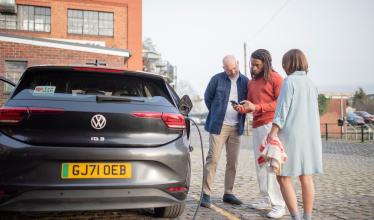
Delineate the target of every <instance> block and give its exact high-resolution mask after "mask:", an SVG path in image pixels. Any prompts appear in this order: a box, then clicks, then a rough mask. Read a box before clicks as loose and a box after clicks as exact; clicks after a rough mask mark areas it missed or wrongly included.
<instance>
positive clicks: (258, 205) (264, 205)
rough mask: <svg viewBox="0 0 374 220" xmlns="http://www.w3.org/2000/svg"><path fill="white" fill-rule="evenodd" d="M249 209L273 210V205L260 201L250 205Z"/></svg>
mask: <svg viewBox="0 0 374 220" xmlns="http://www.w3.org/2000/svg"><path fill="white" fill-rule="evenodd" d="M248 207H249V208H251V209H257V210H264V209H271V204H270V203H268V202H265V201H259V202H256V203H252V204H249V205H248Z"/></svg>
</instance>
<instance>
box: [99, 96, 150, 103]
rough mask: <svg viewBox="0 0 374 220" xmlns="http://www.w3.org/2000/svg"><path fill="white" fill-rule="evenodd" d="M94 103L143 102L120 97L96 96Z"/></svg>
mask: <svg viewBox="0 0 374 220" xmlns="http://www.w3.org/2000/svg"><path fill="white" fill-rule="evenodd" d="M96 102H144V100H142V99H134V98H129V97H121V96H105V95H97V96H96Z"/></svg>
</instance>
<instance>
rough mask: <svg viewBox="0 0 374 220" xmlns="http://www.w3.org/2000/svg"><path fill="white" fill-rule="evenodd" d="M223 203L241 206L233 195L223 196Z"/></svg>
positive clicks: (240, 202)
mask: <svg viewBox="0 0 374 220" xmlns="http://www.w3.org/2000/svg"><path fill="white" fill-rule="evenodd" d="M222 200H223V202H226V203H230V204H232V205H241V204H243V203H242V201H240V200H239V199H238V198H236V197H235V196H234V195H233V194H224V195H223V198H222Z"/></svg>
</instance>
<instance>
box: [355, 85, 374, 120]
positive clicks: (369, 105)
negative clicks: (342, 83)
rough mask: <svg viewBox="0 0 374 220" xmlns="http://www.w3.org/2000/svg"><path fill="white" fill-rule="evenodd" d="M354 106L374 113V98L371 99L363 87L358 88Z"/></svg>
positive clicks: (359, 109) (358, 109)
mask: <svg viewBox="0 0 374 220" xmlns="http://www.w3.org/2000/svg"><path fill="white" fill-rule="evenodd" d="M353 107H354V108H356V110H357V111H366V112H369V113H371V114H372V113H374V100H372V99H370V98H369V97H368V96H367V95H366V93H365V91H364V90H363V89H362V88H358V90H357V91H356V92H355V94H354V96H353Z"/></svg>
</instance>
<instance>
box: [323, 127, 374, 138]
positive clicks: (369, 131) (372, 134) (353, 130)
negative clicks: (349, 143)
mask: <svg viewBox="0 0 374 220" xmlns="http://www.w3.org/2000/svg"><path fill="white" fill-rule="evenodd" d="M321 136H322V137H324V138H325V139H326V140H329V139H345V140H356V141H361V142H365V141H374V126H373V125H371V124H362V125H355V126H353V125H351V124H348V123H344V124H343V125H339V124H337V123H323V124H321Z"/></svg>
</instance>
